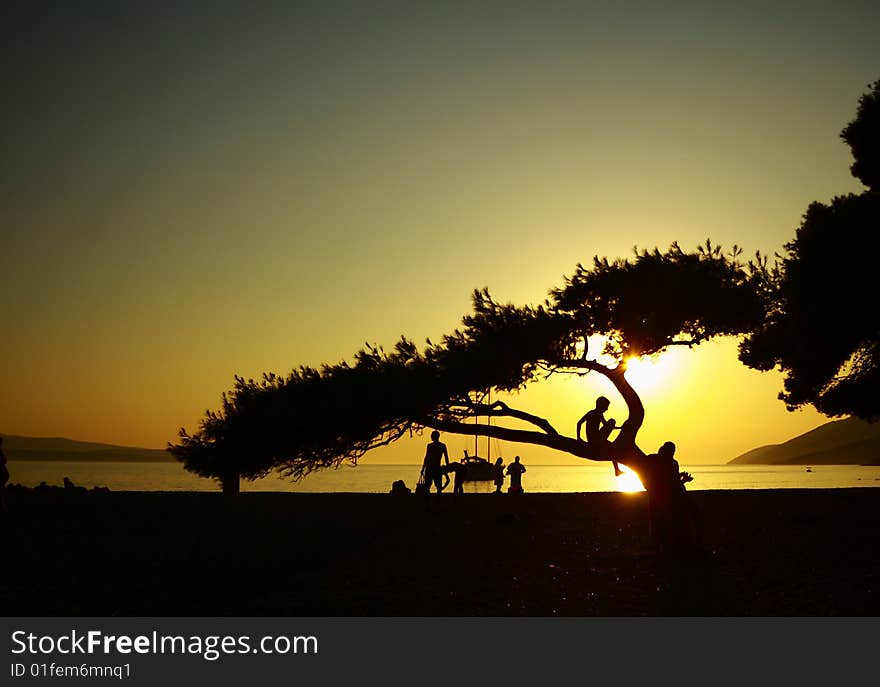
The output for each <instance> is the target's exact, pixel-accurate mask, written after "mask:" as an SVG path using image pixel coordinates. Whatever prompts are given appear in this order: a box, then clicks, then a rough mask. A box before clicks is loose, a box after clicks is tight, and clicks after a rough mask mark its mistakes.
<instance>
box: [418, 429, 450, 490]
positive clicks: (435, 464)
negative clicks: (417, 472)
mask: <svg viewBox="0 0 880 687" xmlns="http://www.w3.org/2000/svg"><path fill="white" fill-rule="evenodd" d="M443 460H445V461H446V467H447V468H448V467H449V452H448V451H447V450H446V444H444V443H443V442H442V441H440V432H438V431H437V430H436V429H435V430H434V431H433V432H431V443H430V444H428V448H427V450H426V451H425V461H424V462H423V463H422V475H423V477H424V480H425V487H426V490H425V493H430V492H431V484H433V485H434V486H435V487H436V488H437V493H438V494H439V493H440V492H441V491H443V489H444V487H445V486H446V485H447V484H449V475H447V474H446V471H445V470H444V469H443V465H442V461H443ZM444 477H445V478H446V483H445V484H444V483H443V478H444Z"/></svg>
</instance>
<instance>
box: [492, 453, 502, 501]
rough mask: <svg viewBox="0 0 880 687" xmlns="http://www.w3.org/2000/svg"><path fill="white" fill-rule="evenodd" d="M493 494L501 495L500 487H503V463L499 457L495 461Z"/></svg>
mask: <svg viewBox="0 0 880 687" xmlns="http://www.w3.org/2000/svg"><path fill="white" fill-rule="evenodd" d="M494 470H495V493H496V494H500V493H501V487H503V486H504V461H503V460H502V459H501V456H498V460H496V461H495V466H494Z"/></svg>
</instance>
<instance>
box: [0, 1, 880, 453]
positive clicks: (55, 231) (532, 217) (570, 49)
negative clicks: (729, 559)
mask: <svg viewBox="0 0 880 687" xmlns="http://www.w3.org/2000/svg"><path fill="white" fill-rule="evenodd" d="M176 5H177V3H174V4H164V5H163V4H157V3H152V2H151V3H146V2H124V3H117V2H103V3H101V2H83V3H67V2H58V3H52V2H49V3H32V4H28V5H27V6H26V9H15V8H13V9H9V10H4V12H5V14H6V16H5V17H4V22H3V24H4V28H3V29H2V32H3V34H2V37H3V39H4V47H3V48H2V51H3V54H4V58H5V62H6V64H7V65H8V68H7V69H8V72H9V74H10V79H9V82H10V90H8V91H7V94H6V95H7V98H6V103H7V106H6V108H5V109H6V111H5V113H4V120H5V124H4V126H3V138H4V150H5V151H6V155H5V156H4V157H5V160H4V162H3V164H2V167H0V179H2V185H3V189H4V193H3V197H4V202H3V203H2V204H0V227H2V229H0V231H2V233H3V237H2V246H3V250H2V257H3V279H2V280H0V299H2V303H3V306H4V308H3V312H4V317H3V321H4V325H3V334H2V336H0V361H2V362H0V365H2V380H3V381H2V384H0V430H2V431H3V432H8V433H16V434H28V435H38V436H50V435H51V436H58V435H61V436H69V437H73V438H80V439H86V440H95V441H108V442H115V443H125V444H135V445H142V446H156V447H159V446H164V444H165V442H166V441H168V440H173V439H174V437H175V435H176V431H177V429H178V428H179V427H180V426H186V427H188V428H190V429H193V428H194V427H195V426H196V424H197V421H198V419H199V417H200V416H201V414H202V413H203V411H204V410H205V409H206V408H209V407H216V406H217V404H218V401H219V396H220V393H221V392H222V391H223V390H224V389H226V388H228V387H229V386H230V383H231V381H232V376H233V374H236V373H238V374H243V375H245V376H255V375H258V374H260V373H261V372H262V371H264V370H273V371H278V372H285V371H287V370H289V369H290V368H291V367H293V366H295V365H299V364H311V365H317V364H320V363H321V362H324V361H330V362H335V361H338V360H340V359H342V358H347V357H350V356H351V355H352V353H353V352H354V351H355V350H356V349H357V348H359V347H360V346H361V345H362V344H363V343H364V342H365V341H370V342H376V343H380V344H383V343H384V344H392V343H393V342H394V341H395V340H396V339H397V338H398V336H399V335H400V334H405V335H407V336H408V337H410V338H413V339H415V340H417V341H418V340H423V339H424V338H425V337H432V338H435V339H436V338H438V337H439V336H440V335H442V334H443V333H444V332H447V331H449V330H450V329H452V328H453V327H454V326H455V325H456V324H457V323H458V321H459V319H460V317H461V316H462V314H464V313H465V312H466V311H467V309H468V308H469V297H470V292H471V290H472V289H473V288H475V287H482V286H489V287H490V289H491V290H492V292H493V294H495V295H496V297H498V298H500V299H502V300H510V301H513V302H516V303H526V302H538V301H540V300H542V299H543V297H544V295H545V294H546V292H547V290H548V289H549V288H551V287H552V286H555V285H558V284H560V283H561V281H562V277H563V275H565V274H568V273H571V271H572V270H573V268H574V265H575V263H576V262H578V261H589V260H590V259H591V258H592V256H593V255H596V254H598V255H607V256H611V257H614V256H620V255H627V254H628V253H629V252H630V250H631V248H632V246H633V245H636V244H637V245H639V246H643V247H653V246H655V245H656V246H661V247H665V246H667V245H668V244H669V243H670V242H672V241H673V240H678V241H679V242H681V243H682V245H683V246H685V247H691V246H693V245H695V244H697V243H701V242H702V241H704V240H705V239H706V238H707V237H711V238H712V240H713V241H714V242H720V243H722V244H724V245H727V246H729V245H731V244H733V243H737V244H739V245H741V246H743V247H745V249H746V251H747V253H751V252H753V251H754V250H756V249H760V250H762V251H765V252H770V253H772V252H773V251H779V250H782V246H783V244H784V243H785V242H786V241H788V240H790V239H791V238H792V237H793V235H794V231H795V229H796V227H797V226H798V223H799V220H800V217H801V215H802V213H803V212H804V211H805V209H806V207H807V205H808V204H809V203H810V202H811V201H813V200H828V199H830V198H831V197H832V196H834V195H838V194H842V193H846V192H849V191H858V190H860V188H861V187H860V185H859V183H858V182H857V181H856V180H854V179H853V178H852V177H851V176H850V175H849V172H848V167H849V164H850V155H849V151H848V149H847V148H846V146H845V145H844V144H843V143H842V142H841V141H840V139H839V137H838V134H839V132H840V130H841V129H842V128H843V126H845V124H846V123H847V122H848V121H849V120H850V119H852V117H853V115H854V113H855V108H856V103H857V100H858V97H859V95H860V94H861V93H863V92H864V91H865V90H866V89H867V85H868V83H869V82H871V81H874V80H876V79H878V78H880V41H878V40H877V35H878V29H880V8H878V6H877V4H876V3H869V2H843V3H840V2H837V3H830V2H828V3H819V2H798V3H752V2H737V3H675V2H667V3H662V4H661V3H644V2H643V3H627V2H620V3H608V2H596V3H589V2H581V3H575V2H563V3H559V2H532V3H524V2H493V3H470V2H469V3H409V2H396V3H381V2H380V3H369V4H368V3H332V2H330V3H328V2H321V3H282V2H275V3H260V2H256V3H240V2H236V3H231V2H216V3H189V4H188V5H187V6H186V8H184V9H181V8H180V7H178V6H176ZM670 355H672V354H670ZM667 360H669V361H671V362H668V363H667V365H668V369H667V379H668V384H667V386H666V388H665V390H664V392H663V393H662V394H661V393H660V392H659V390H658V389H653V390H651V391H650V392H648V391H646V396H647V399H646V400H647V402H648V403H649V406H648V419H647V422H646V425H645V430H644V432H643V438H644V439H645V442H646V445H647V446H651V444H652V442H657V443H659V442H660V441H662V440H664V439H667V438H673V439H675V440H677V442H678V443H679V445H680V446H682V449H683V451H684V455H689V456H691V458H692V459H693V460H697V461H704V462H717V461H719V460H724V459H727V458H729V457H732V456H733V455H735V454H736V453H738V452H740V451H743V450H746V449H748V448H751V447H753V446H755V445H757V444H760V443H767V442H770V441H779V440H783V439H786V438H789V437H791V436H793V435H795V434H798V433H800V432H802V431H804V430H806V429H809V428H811V427H813V426H815V425H817V424H819V423H820V422H821V421H822V418H821V417H819V416H818V415H817V414H815V413H813V412H812V411H803V412H799V413H795V414H790V413H787V412H786V411H785V410H784V407H783V406H782V404H781V403H780V402H779V401H777V400H776V399H775V394H776V392H777V391H778V389H779V388H780V378H779V376H778V375H774V374H763V375H762V374H759V373H756V372H751V371H748V370H745V369H744V368H742V367H741V366H740V365H739V364H738V363H737V362H736V360H735V344H734V342H721V343H717V344H712V345H710V346H707V347H705V348H703V349H702V350H699V351H694V352H684V354H683V355H680V354H679V352H676V354H675V356H674V358H669V359H667ZM598 390H600V387H595V388H594V387H593V386H592V385H591V384H590V383H587V382H585V381H584V380H567V381H560V382H556V383H554V384H548V385H543V387H542V388H535V389H534V390H533V391H529V392H527V393H526V394H525V395H523V396H522V398H521V399H520V405H524V406H525V407H526V408H527V409H530V410H532V411H535V412H540V413H544V414H547V415H548V416H550V417H551V418H552V419H554V420H555V421H556V422H557V423H558V424H559V425H560V426H562V427H563V428H565V427H568V425H569V424H571V426H572V428H573V424H574V421H576V419H577V418H578V417H579V416H580V414H581V413H582V412H583V411H584V410H585V409H586V407H588V406H589V405H591V402H592V397H593V396H594V395H595V393H597V391H598ZM614 410H615V408H612V411H614ZM617 410H618V413H619V412H620V409H619V408H618V409H617ZM417 441H419V442H420V441H421V440H417ZM459 443H461V446H459V445H458V444H459ZM464 445H466V444H465V440H463V439H462V440H461V442H458V440H455V441H450V446H451V447H452V448H453V450H454V451H455V452H456V453H458V451H459V449H460V448H461V447H463V446H464ZM502 450H504V452H505V453H512V452H513V451H512V450H510V451H508V450H507V448H504V447H502ZM419 451H420V448H419V447H417V446H416V447H414V446H413V445H412V444H409V443H404V444H401V445H399V446H396V447H392V448H389V449H387V450H384V451H383V452H382V453H381V454H380V455H379V456H377V457H375V458H371V460H377V461H379V460H383V461H384V460H413V461H415V460H418V459H419V458H420V457H421V456H420V455H416V454H417V453H418V452H419ZM538 454H539V452H536V453H535V455H534V457H533V459H534V460H543V459H544V457H543V456H541V455H538ZM548 459H549V458H548Z"/></svg>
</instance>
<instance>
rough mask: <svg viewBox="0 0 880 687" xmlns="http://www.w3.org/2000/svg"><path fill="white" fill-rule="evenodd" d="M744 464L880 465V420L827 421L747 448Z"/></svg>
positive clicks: (742, 457)
mask: <svg viewBox="0 0 880 687" xmlns="http://www.w3.org/2000/svg"><path fill="white" fill-rule="evenodd" d="M730 463H737V464H740V465H756V464H760V465H880V422H875V423H873V424H871V423H868V422H865V421H864V420H859V419H856V418H853V417H851V418H847V419H846V420H834V421H832V422H826V423H825V424H824V425H821V426H819V427H816V429H814V430H811V431H809V432H807V433H806V434H801V435H800V436H797V437H795V438H794V439H789V440H788V441H786V442H785V443H782V444H771V445H769V446H761V447H759V448H754V449H752V450H751V451H746V452H745V453H743V454H742V455H740V456H737V457H736V458H734V459H733V460H731V461H730Z"/></svg>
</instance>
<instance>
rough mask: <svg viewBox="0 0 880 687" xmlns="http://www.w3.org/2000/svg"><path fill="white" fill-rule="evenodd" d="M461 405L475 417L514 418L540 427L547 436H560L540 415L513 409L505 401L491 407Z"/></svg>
mask: <svg viewBox="0 0 880 687" xmlns="http://www.w3.org/2000/svg"><path fill="white" fill-rule="evenodd" d="M459 405H463V406H464V407H466V408H467V409H468V410H469V411H471V413H472V414H473V415H475V416H478V415H485V416H492V417H514V418H516V419H518V420H523V421H525V422H528V423H529V424H532V425H535V426H536V427H540V428H541V429H543V430H544V431H545V432H546V433H547V434H553V435H558V434H559V432H558V431H557V430H556V428H555V427H554V426H553V425H551V424H550V423H549V422H548V421H547V420H545V419H544V418H542V417H540V416H538V415H532V414H531V413H527V412H525V411H524V410H517V409H516V408H511V407H510V406H509V405H507V404H506V403H504V401H495V402H494V403H492V404H491V405H489V404H486V403H460V404H459Z"/></svg>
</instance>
